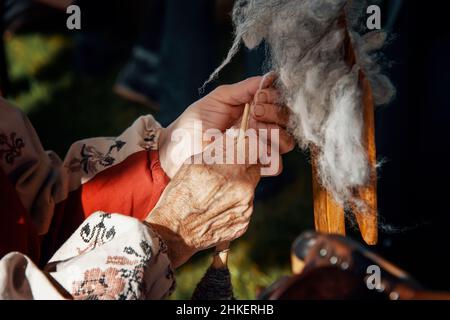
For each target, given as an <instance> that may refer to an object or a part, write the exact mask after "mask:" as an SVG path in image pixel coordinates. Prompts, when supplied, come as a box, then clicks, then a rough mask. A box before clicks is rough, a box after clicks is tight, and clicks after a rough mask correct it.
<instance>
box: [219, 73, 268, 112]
mask: <svg viewBox="0 0 450 320" xmlns="http://www.w3.org/2000/svg"><path fill="white" fill-rule="evenodd" d="M275 79H276V76H275V74H274V73H268V74H267V75H265V76H257V77H251V78H248V79H245V80H243V81H241V82H238V83H234V84H228V85H223V86H220V87H217V88H216V89H215V90H214V91H212V92H211V93H210V94H211V97H212V98H214V99H216V100H218V101H220V102H222V103H225V104H228V105H232V106H240V105H243V104H245V103H250V102H251V101H252V100H253V97H254V96H255V94H256V92H257V91H258V90H259V89H260V88H267V87H270V86H271V85H272V84H273V82H274V81H275Z"/></svg>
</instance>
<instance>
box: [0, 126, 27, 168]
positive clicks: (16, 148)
mask: <svg viewBox="0 0 450 320" xmlns="http://www.w3.org/2000/svg"><path fill="white" fill-rule="evenodd" d="M16 136H17V133H15V132H12V133H11V134H10V135H9V137H8V136H7V135H6V134H4V133H0V146H6V149H4V148H1V149H0V159H1V160H3V157H4V158H5V161H6V163H8V164H13V163H14V159H16V158H17V157H20V156H21V155H22V149H23V148H24V147H25V142H24V141H23V139H22V138H17V137H16Z"/></svg>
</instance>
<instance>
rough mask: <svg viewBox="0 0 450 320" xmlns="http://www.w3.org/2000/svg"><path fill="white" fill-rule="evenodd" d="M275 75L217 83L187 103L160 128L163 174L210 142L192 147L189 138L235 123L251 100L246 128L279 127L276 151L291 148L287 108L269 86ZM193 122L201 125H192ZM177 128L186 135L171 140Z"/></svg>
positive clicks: (220, 129)
mask: <svg viewBox="0 0 450 320" xmlns="http://www.w3.org/2000/svg"><path fill="white" fill-rule="evenodd" d="M275 79H276V77H275V75H273V74H269V75H267V76H266V77H264V78H263V77H252V78H249V79H246V80H244V81H241V82H239V83H235V84H231V85H223V86H220V87H218V88H216V89H215V90H213V91H212V92H211V93H210V94H208V95H207V96H205V97H204V98H202V99H200V100H198V101H197V102H195V103H193V104H192V105H191V106H189V108H187V110H186V111H185V112H184V113H183V114H182V115H181V116H180V117H179V118H178V119H177V120H176V121H174V122H173V123H172V124H171V125H170V126H169V127H167V128H166V129H163V130H162V132H161V136H160V139H159V141H160V142H159V155H160V160H161V165H162V167H163V169H164V171H165V172H166V173H167V175H168V176H169V177H170V178H172V177H173V176H174V175H175V174H176V172H177V170H178V169H179V168H180V166H181V165H182V164H183V163H184V161H185V160H186V159H188V158H190V157H191V156H192V155H194V154H196V153H199V152H202V151H203V150H202V149H201V148H204V147H205V146H206V145H208V144H209V143H210V141H200V143H199V145H200V150H194V149H195V148H193V146H192V141H194V140H195V139H196V137H200V139H201V138H202V135H203V134H204V133H205V131H207V130H209V129H217V130H219V131H222V132H223V131H225V130H226V129H228V128H230V127H232V126H235V125H239V122H240V118H241V116H242V112H243V110H244V106H245V104H246V103H251V102H252V101H253V102H254V104H252V110H251V119H250V122H249V128H252V129H256V130H259V129H267V130H268V131H269V132H270V131H271V130H273V129H276V130H279V153H280V154H284V153H287V152H289V151H291V150H292V149H293V148H294V146H295V141H294V139H293V138H292V137H291V136H290V135H289V134H288V133H287V131H286V126H287V122H288V118H289V115H288V109H287V108H286V107H284V106H281V105H280V98H279V94H278V91H277V90H276V89H275V88H273V87H272V84H273V82H274V80H275ZM261 82H262V83H261ZM196 123H200V124H201V126H200V127H199V126H196ZM177 130H182V132H183V133H182V134H181V136H182V137H184V138H186V137H187V138H188V139H183V140H182V141H172V139H173V138H174V137H175V136H176V134H174V132H176V131H177ZM179 136H180V135H179ZM269 136H270V135H269ZM189 142H191V143H189Z"/></svg>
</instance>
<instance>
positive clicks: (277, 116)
mask: <svg viewBox="0 0 450 320" xmlns="http://www.w3.org/2000/svg"><path fill="white" fill-rule="evenodd" d="M251 113H252V117H253V118H254V119H255V120H257V121H261V122H265V123H273V124H276V125H279V126H281V127H284V128H286V126H287V125H288V122H289V114H290V112H289V109H288V108H286V107H282V106H279V105H276V104H269V103H256V104H254V105H252V106H251Z"/></svg>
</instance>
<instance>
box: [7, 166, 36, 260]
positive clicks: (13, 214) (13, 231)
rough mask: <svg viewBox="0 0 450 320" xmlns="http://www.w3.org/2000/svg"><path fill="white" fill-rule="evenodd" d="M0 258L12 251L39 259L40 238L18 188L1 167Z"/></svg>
mask: <svg viewBox="0 0 450 320" xmlns="http://www.w3.org/2000/svg"><path fill="white" fill-rule="evenodd" d="M0 204H1V205H0V259H1V258H2V257H3V256H4V255H5V254H7V253H9V252H11V251H19V252H22V253H25V254H27V255H28V256H29V257H30V258H31V259H32V260H33V261H35V262H37V261H38V260H39V247H40V239H39V237H38V236H37V233H36V231H35V230H34V228H33V224H32V223H31V218H30V215H29V214H28V212H27V211H26V210H25V208H24V207H23V205H22V203H21V201H20V199H19V196H18V195H17V192H16V189H15V188H14V186H13V184H12V183H11V182H10V181H9V179H8V177H7V176H6V175H5V173H4V172H3V170H2V169H1V168H0Z"/></svg>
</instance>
